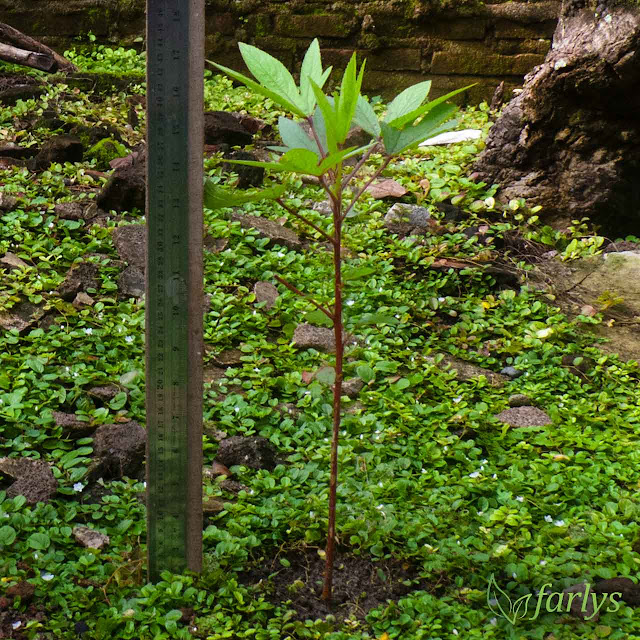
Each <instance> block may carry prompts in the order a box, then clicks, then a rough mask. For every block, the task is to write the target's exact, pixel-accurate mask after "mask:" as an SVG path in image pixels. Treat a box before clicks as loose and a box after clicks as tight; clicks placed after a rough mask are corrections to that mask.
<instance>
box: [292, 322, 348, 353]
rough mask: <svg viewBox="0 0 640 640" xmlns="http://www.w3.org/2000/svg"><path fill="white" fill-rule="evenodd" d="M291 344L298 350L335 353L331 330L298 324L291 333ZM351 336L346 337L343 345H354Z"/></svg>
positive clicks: (334, 342) (333, 337) (334, 341)
mask: <svg viewBox="0 0 640 640" xmlns="http://www.w3.org/2000/svg"><path fill="white" fill-rule="evenodd" d="M292 342H293V344H295V345H296V347H298V348H299V349H317V350H318V351H325V352H327V353H335V350H336V340H335V336H334V333H333V329H329V328H327V327H316V326H314V325H312V324H308V323H306V322H305V323H304V324H299V325H298V326H297V327H296V330H295V331H294V332H293V339H292ZM354 343H355V339H354V338H353V336H347V341H346V343H345V344H354Z"/></svg>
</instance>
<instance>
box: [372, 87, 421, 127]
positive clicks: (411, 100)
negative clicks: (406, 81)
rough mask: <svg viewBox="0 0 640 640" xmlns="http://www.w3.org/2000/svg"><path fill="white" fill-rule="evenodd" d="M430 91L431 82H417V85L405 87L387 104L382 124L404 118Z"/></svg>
mask: <svg viewBox="0 0 640 640" xmlns="http://www.w3.org/2000/svg"><path fill="white" fill-rule="evenodd" d="M430 90H431V80H425V82H418V84H414V85H413V86H411V87H407V88H406V89H405V90H404V91H402V92H401V93H399V94H398V95H397V96H396V97H395V98H394V99H393V100H392V101H391V102H390V103H389V106H388V107H387V113H386V115H385V117H384V119H383V122H386V123H387V124H389V123H390V122H391V121H393V120H395V119H396V118H399V117H401V116H404V115H406V114H407V113H410V112H411V111H413V110H414V109H417V108H418V107H419V106H420V105H421V104H422V103H423V102H424V101H425V99H426V98H427V96H428V95H429V91H430Z"/></svg>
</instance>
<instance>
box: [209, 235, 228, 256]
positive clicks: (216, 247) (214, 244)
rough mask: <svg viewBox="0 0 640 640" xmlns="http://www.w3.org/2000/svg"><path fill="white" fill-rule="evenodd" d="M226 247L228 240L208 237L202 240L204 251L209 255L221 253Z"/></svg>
mask: <svg viewBox="0 0 640 640" xmlns="http://www.w3.org/2000/svg"><path fill="white" fill-rule="evenodd" d="M228 245H229V239H228V238H214V237H212V236H209V235H207V236H205V238H204V249H205V251H210V252H211V253H220V252H221V251H224V250H225V249H226V248H227V246H228Z"/></svg>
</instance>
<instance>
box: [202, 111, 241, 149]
mask: <svg viewBox="0 0 640 640" xmlns="http://www.w3.org/2000/svg"><path fill="white" fill-rule="evenodd" d="M252 140H253V135H252V134H251V133H249V131H247V130H246V129H245V128H244V127H243V126H242V124H241V123H240V122H239V121H238V119H237V118H236V117H235V116H234V115H233V114H231V113H229V112H228V111H205V114H204V142H205V144H216V145H217V144H228V145H229V146H230V147H244V146H246V145H248V144H251V141H252Z"/></svg>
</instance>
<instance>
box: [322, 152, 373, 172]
mask: <svg viewBox="0 0 640 640" xmlns="http://www.w3.org/2000/svg"><path fill="white" fill-rule="evenodd" d="M361 148H364V147H361ZM354 151H358V149H357V148H356V147H348V148H346V149H342V151H336V152H335V153H330V154H329V155H328V156H327V157H326V158H325V159H324V160H323V161H322V162H321V163H320V173H321V174H322V173H325V172H326V171H328V170H329V169H333V167H335V166H337V165H339V164H340V163H341V162H342V161H343V160H345V159H346V158H347V157H348V156H351V155H353V152H354ZM319 175H320V174H319Z"/></svg>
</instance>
